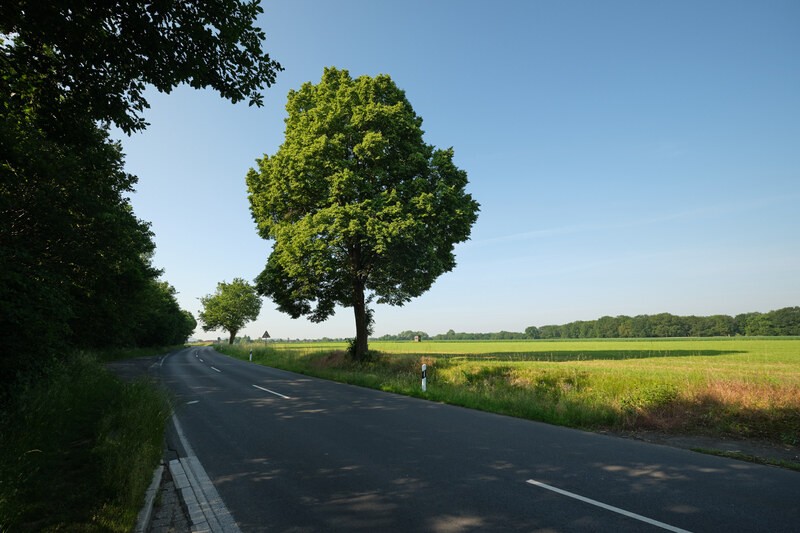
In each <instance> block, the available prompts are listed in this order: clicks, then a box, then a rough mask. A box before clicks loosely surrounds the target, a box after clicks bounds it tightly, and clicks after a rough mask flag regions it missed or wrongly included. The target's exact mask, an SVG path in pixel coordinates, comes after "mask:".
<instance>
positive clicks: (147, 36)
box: [0, 0, 281, 396]
mask: <svg viewBox="0 0 800 533" xmlns="http://www.w3.org/2000/svg"><path fill="white" fill-rule="evenodd" d="M259 13H261V8H260V6H259V2H258V0H186V1H180V2H176V1H146V2H136V1H131V0H116V1H113V2H96V1H87V0H59V1H41V0H0V310H2V312H0V336H1V337H2V338H3V339H4V343H5V349H4V350H2V351H0V388H2V386H3V384H4V383H5V382H8V381H10V380H13V379H14V377H15V376H16V375H17V374H18V373H19V372H20V371H25V370H29V369H30V368H33V367H38V366H40V365H39V363H38V361H39V360H41V359H42V358H45V357H48V356H49V355H50V354H59V355H66V354H68V353H69V352H70V350H71V349H72V348H85V347H99V346H109V345H133V344H138V345H142V344H149V343H159V344H160V343H164V342H174V341H176V340H181V339H182V338H185V336H186V335H188V333H190V332H191V331H192V329H193V323H194V319H193V318H192V317H191V316H189V315H188V314H187V313H185V312H183V311H181V310H180V309H179V308H178V306H177V303H176V302H175V301H174V293H173V292H174V291H172V289H171V288H169V287H168V286H166V285H164V284H163V282H159V281H158V276H159V275H160V272H159V271H158V270H156V269H154V268H153V267H152V265H151V257H152V253H153V251H154V248H155V247H154V244H153V240H152V233H151V232H150V229H149V225H148V224H147V223H146V222H143V221H141V220H139V219H138V218H137V217H136V216H135V215H134V214H133V210H132V208H131V205H130V202H129V201H128V198H127V195H128V194H129V193H130V192H131V191H132V190H133V185H134V184H135V182H136V178H135V177H134V176H131V175H130V174H127V173H126V172H124V169H123V156H122V152H121V149H120V146H119V144H118V143H114V142H111V140H110V138H109V133H108V131H109V125H110V124H115V125H117V126H118V127H120V128H121V129H122V130H123V131H125V132H127V133H131V132H133V131H137V130H141V129H142V128H144V127H145V125H146V124H145V122H144V118H143V116H142V113H143V111H144V110H145V109H146V108H147V107H148V105H147V101H146V99H145V98H144V91H145V87H146V86H148V85H149V86H152V87H154V88H156V89H157V90H160V91H164V92H169V91H170V90H172V89H173V88H174V87H176V86H177V85H180V84H182V83H187V84H189V85H191V86H192V87H196V88H199V87H210V88H212V89H214V90H216V91H217V92H218V93H219V94H220V95H221V96H222V97H224V98H226V99H229V100H231V101H233V102H237V101H240V100H249V101H250V103H251V104H255V105H261V104H262V96H261V94H260V91H261V89H263V88H264V87H265V86H269V85H270V84H271V83H272V82H273V81H274V78H275V75H276V73H277V72H278V71H279V70H281V67H280V65H279V64H278V63H276V62H275V61H273V60H271V59H270V57H269V55H268V54H266V53H264V51H263V50H262V48H261V47H262V42H263V39H264V34H263V32H262V31H261V30H260V29H258V28H257V27H255V25H254V24H255V19H256V17H257V16H258V14H259ZM171 291H172V292H171ZM144 302H149V303H150V304H152V306H151V307H150V308H145V307H143V305H144ZM0 392H2V391H0ZM0 396H2V395H1V394H0Z"/></svg>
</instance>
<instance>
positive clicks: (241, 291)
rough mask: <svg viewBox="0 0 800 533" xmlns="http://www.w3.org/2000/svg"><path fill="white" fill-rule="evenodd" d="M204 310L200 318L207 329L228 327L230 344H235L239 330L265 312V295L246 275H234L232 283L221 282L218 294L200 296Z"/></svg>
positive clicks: (218, 286) (205, 329) (204, 328)
mask: <svg viewBox="0 0 800 533" xmlns="http://www.w3.org/2000/svg"><path fill="white" fill-rule="evenodd" d="M200 302H201V303H202V304H203V310H202V311H201V312H200V321H201V322H202V323H203V331H212V330H215V329H220V328H221V329H224V330H225V331H227V332H228V333H229V334H230V340H229V344H233V340H234V339H235V338H236V333H238V332H239V330H240V329H242V327H244V325H245V324H247V323H248V322H250V321H253V320H255V319H256V318H258V313H259V312H260V311H261V298H259V297H258V295H257V294H256V291H255V288H254V287H253V286H252V285H251V284H249V283H248V282H246V281H245V280H243V279H242V278H234V279H233V281H231V282H230V283H226V282H224V281H223V282H220V283H218V284H217V290H216V292H215V293H214V294H209V295H207V296H204V297H203V298H201V299H200Z"/></svg>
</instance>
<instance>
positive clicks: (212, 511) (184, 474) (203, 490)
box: [169, 413, 241, 533]
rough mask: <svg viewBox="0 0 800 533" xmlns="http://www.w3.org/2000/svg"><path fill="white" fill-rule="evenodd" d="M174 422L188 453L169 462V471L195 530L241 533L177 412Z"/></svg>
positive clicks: (184, 448) (173, 415)
mask: <svg viewBox="0 0 800 533" xmlns="http://www.w3.org/2000/svg"><path fill="white" fill-rule="evenodd" d="M172 423H173V426H174V427H175V433H177V435H178V439H179V440H180V441H181V444H182V445H183V450H184V451H185V452H186V457H185V458H178V459H174V460H172V461H170V463H169V469H170V472H171V473H172V475H173V479H174V480H175V486H176V487H177V488H178V490H179V491H180V493H181V498H182V499H183V503H184V504H185V505H186V508H187V511H188V512H189V521H190V522H191V523H192V524H191V526H192V531H206V532H208V531H210V532H211V533H241V530H240V529H239V526H238V525H237V524H236V520H235V519H234V518H233V515H231V513H230V511H229V510H228V508H227V507H226V506H225V502H223V501H222V498H220V496H219V493H218V492H217V489H216V488H215V487H214V484H213V483H212V482H211V479H210V478H209V477H208V474H207V473H206V471H205V468H203V465H202V464H200V460H199V459H198V458H197V456H196V455H195V454H194V450H193V449H192V447H191V445H190V444H189V440H188V439H187V438H186V435H184V433H183V428H182V427H181V424H180V422H178V417H177V416H176V415H175V413H173V414H172Z"/></svg>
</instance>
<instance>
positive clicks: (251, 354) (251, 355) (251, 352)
mask: <svg viewBox="0 0 800 533" xmlns="http://www.w3.org/2000/svg"><path fill="white" fill-rule="evenodd" d="M250 362H251V363H252V362H253V349H252V348H251V349H250Z"/></svg>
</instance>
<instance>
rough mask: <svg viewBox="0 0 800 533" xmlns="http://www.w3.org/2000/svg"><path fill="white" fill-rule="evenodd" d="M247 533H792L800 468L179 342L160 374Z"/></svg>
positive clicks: (799, 508) (797, 519)
mask: <svg viewBox="0 0 800 533" xmlns="http://www.w3.org/2000/svg"><path fill="white" fill-rule="evenodd" d="M158 373H159V375H160V377H161V380H162V381H163V382H164V384H165V385H166V386H167V387H168V389H169V390H171V391H172V393H173V394H174V396H175V400H176V406H177V407H176V415H177V418H178V420H179V421H180V426H181V427H182V432H183V435H184V436H185V438H186V439H187V440H188V441H189V442H190V443H191V448H192V449H193V452H194V454H196V456H197V457H198V458H199V460H200V462H201V463H202V466H203V467H204V468H205V470H206V472H207V473H208V476H209V478H210V479H211V481H212V482H213V484H214V487H216V489H217V491H218V493H219V495H220V496H221V498H222V500H223V501H224V503H225V504H226V505H227V508H228V510H229V511H230V513H231V514H232V516H233V518H234V519H235V521H236V523H237V524H238V526H239V528H241V530H242V531H244V532H249V531H292V532H307V531H309V532H310V531H324V532H328V531H381V532H392V531H402V532H411V531H430V532H458V531H482V532H483V531H614V532H622V531H663V530H668V531H682V530H685V531H725V532H734V531H769V532H779V531H798V530H799V529H800V473H797V472H792V471H788V470H783V469H778V468H773V467H766V466H759V465H754V464H749V463H744V462H741V461H734V460H729V459H724V458H718V457H711V456H706V455H702V454H697V453H694V452H690V451H686V450H680V449H675V448H670V447H665V446H658V445H653V444H646V443H641V442H637V441H631V440H627V439H619V438H615V437H609V436H604V435H598V434H593V433H586V432H581V431H576V430H570V429H565V428H559V427H555V426H550V425H546V424H540V423H535V422H529V421H524V420H518V419H514V418H509V417H504V416H499V415H493V414H488V413H482V412H478V411H472V410H468V409H463V408H459V407H452V406H447V405H441V404H438V403H433V402H426V401H423V400H418V399H413V398H406V397H403V396H397V395H393V394H386V393H382V392H379V391H374V390H369V389H363V388H359V387H353V386H349V385H343V384H338V383H333V382H329V381H324V380H319V379H314V378H309V377H307V376H302V375H298V374H293V373H290V372H284V371H281V370H276V369H272V368H267V367H262V366H258V365H254V364H250V363H247V362H242V361H238V360H234V359H231V358H228V357H226V356H223V355H220V354H218V353H216V352H215V351H214V350H213V349H211V348H189V349H185V350H182V351H180V352H176V353H173V354H171V355H170V356H169V357H167V358H166V359H165V360H164V361H163V362H162V364H161V366H160V368H159V369H158Z"/></svg>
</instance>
